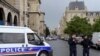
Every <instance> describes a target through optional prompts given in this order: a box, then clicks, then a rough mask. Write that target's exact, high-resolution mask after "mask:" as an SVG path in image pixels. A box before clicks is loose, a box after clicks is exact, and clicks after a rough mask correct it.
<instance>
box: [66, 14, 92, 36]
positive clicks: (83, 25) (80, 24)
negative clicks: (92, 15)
mask: <svg viewBox="0 0 100 56" xmlns="http://www.w3.org/2000/svg"><path fill="white" fill-rule="evenodd" d="M66 24H67V28H65V30H64V33H67V34H73V33H75V34H85V35H89V34H91V33H92V28H91V25H90V24H89V23H88V21H87V20H86V18H80V17H78V16H75V17H73V18H72V19H71V21H70V22H69V23H66Z"/></svg>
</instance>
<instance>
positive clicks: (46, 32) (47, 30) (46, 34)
mask: <svg viewBox="0 0 100 56" xmlns="http://www.w3.org/2000/svg"><path fill="white" fill-rule="evenodd" d="M44 32H45V36H46V37H47V36H48V35H50V30H49V28H48V27H46V29H45V30H44Z"/></svg>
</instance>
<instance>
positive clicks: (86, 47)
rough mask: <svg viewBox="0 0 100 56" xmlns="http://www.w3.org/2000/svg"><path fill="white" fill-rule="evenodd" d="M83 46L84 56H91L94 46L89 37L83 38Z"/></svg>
mask: <svg viewBox="0 0 100 56" xmlns="http://www.w3.org/2000/svg"><path fill="white" fill-rule="evenodd" d="M81 44H82V46H83V56H89V49H90V47H91V45H92V41H91V40H90V39H89V37H88V36H83V41H82V42H81Z"/></svg>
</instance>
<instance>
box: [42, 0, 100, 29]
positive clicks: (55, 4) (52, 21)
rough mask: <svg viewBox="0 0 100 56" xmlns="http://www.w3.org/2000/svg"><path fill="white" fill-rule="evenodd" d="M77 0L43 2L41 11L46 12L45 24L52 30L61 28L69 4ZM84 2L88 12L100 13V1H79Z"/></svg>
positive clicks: (46, 0) (44, 0) (43, 0)
mask: <svg viewBox="0 0 100 56" xmlns="http://www.w3.org/2000/svg"><path fill="white" fill-rule="evenodd" d="M71 1H75V0H41V2H42V3H41V10H42V11H43V12H45V23H46V25H47V26H48V27H49V28H50V29H53V28H56V27H58V26H59V22H60V20H61V18H62V17H63V14H64V11H65V9H66V7H68V5H69V2H71ZM79 1H84V3H85V6H86V7H87V9H88V11H100V0H79Z"/></svg>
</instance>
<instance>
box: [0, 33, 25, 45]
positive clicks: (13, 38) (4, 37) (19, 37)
mask: <svg viewBox="0 0 100 56" xmlns="http://www.w3.org/2000/svg"><path fill="white" fill-rule="evenodd" d="M1 43H25V39H24V34H23V33H0V44H1Z"/></svg>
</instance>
